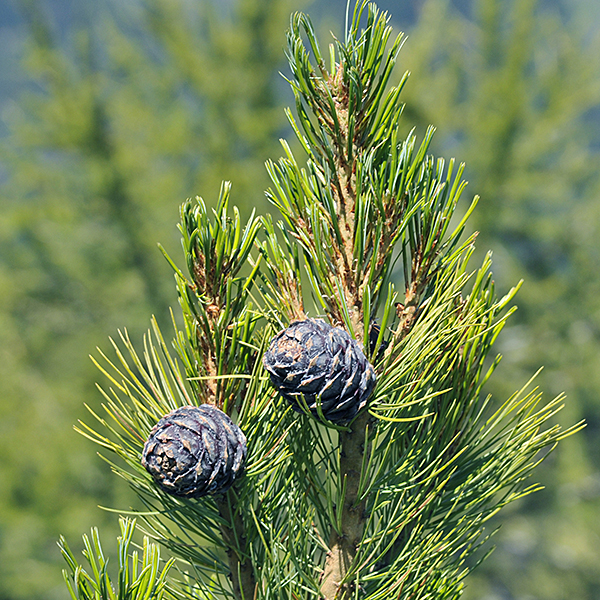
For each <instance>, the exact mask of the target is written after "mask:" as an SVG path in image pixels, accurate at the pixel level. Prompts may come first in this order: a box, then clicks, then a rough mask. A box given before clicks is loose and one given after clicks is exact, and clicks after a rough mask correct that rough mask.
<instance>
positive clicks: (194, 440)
mask: <svg viewBox="0 0 600 600" xmlns="http://www.w3.org/2000/svg"><path fill="white" fill-rule="evenodd" d="M245 457H246V438H245V436H244V434H243V433H242V430H241V429H240V428H239V427H238V426H237V425H236V424H235V423H234V422H233V421H232V420H231V419H230V418H229V417H228V416H227V415H226V414H225V413H224V412H223V411H222V410H219V409H218V408H216V407H215V406H212V405H210V404H202V405H201V406H199V407H196V406H184V407H183V408H178V409H177V410H174V411H173V412H170V413H169V414H168V415H166V416H164V417H163V418H162V419H161V420H160V421H159V422H158V423H157V424H156V425H155V426H154V428H153V429H152V431H151V432H150V436H149V437H148V441H147V442H146V444H145V445H144V451H143V452H142V465H144V467H146V470H147V471H148V473H150V475H152V477H153V478H154V481H155V482H156V483H157V485H158V486H159V487H160V488H161V489H162V490H164V491H165V492H167V493H169V494H172V495H173V496H181V497H185V498H200V497H201V496H206V495H207V494H216V493H220V492H225V491H227V490H228V489H229V487H230V486H231V484H232V483H233V481H234V479H235V478H236V477H237V476H238V475H239V473H240V472H241V470H242V465H243V462H244V459H245Z"/></svg>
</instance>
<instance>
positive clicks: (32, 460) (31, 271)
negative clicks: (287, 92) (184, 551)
mask: <svg viewBox="0 0 600 600" xmlns="http://www.w3.org/2000/svg"><path fill="white" fill-rule="evenodd" d="M18 8H19V10H20V11H21V14H22V16H23V17H24V18H25V19H26V27H27V38H26V42H25V48H24V56H23V67H24V69H26V74H27V76H28V77H29V79H30V81H31V86H30V87H31V88H32V89H31V90H28V91H27V92H25V93H23V94H22V95H21V97H19V98H18V100H16V101H14V102H12V103H11V104H10V105H9V106H8V107H7V108H6V109H5V111H4V120H5V124H6V126H7V128H8V130H9V134H8V135H7V136H6V137H5V138H4V139H3V140H1V142H2V145H1V150H0V160H1V162H2V166H3V167H4V168H5V170H6V173H7V179H6V181H5V183H4V185H3V186H2V190H1V194H2V211H1V213H0V257H1V258H0V353H1V359H0V439H1V440H2V441H1V443H0V481H1V484H0V598H1V599H2V600H8V599H10V600H17V599H22V598H28V599H38V598H39V599H42V598H43V599H46V600H48V599H52V598H64V597H65V596H64V594H65V590H64V586H63V583H62V582H61V580H60V566H59V565H60V553H59V551H58V548H57V547H56V540H57V539H58V535H59V534H61V533H62V534H64V535H65V536H66V537H68V538H70V539H79V538H80V535H81V532H83V531H86V530H89V528H90V527H91V526H92V525H101V526H102V529H103V531H104V532H105V535H109V534H111V533H116V531H117V524H116V521H115V516H114V515H113V514H110V513H106V512H104V511H100V510H98V509H97V505H98V504H101V505H104V506H119V507H126V506H128V505H129V504H130V503H131V502H132V498H130V495H129V491H128V490H127V488H126V486H124V485H123V484H122V482H120V481H118V480H117V478H115V477H114V476H112V475H111V474H110V473H109V471H108V468H105V466H104V465H103V464H102V462H101V461H100V460H99V459H98V457H97V456H96V455H95V454H94V452H93V450H92V449H91V447H90V446H89V444H88V443H86V442H85V440H84V439H83V438H80V436H77V434H75V433H74V432H73V423H75V422H76V420H77V418H80V417H82V416H84V414H85V409H84V407H83V403H84V402H87V403H89V404H90V405H92V406H94V407H97V406H98V405H99V403H100V396H99V394H98V392H97V391H96V390H95V388H94V382H95V381H96V380H97V376H98V374H97V371H96V369H95V368H94V367H93V365H92V364H91V362H90V361H89V359H88V357H87V355H88V354H90V353H91V352H93V351H94V347H95V346H96V345H97V344H98V345H104V346H106V341H107V340H106V338H107V336H108V335H112V336H114V335H115V334H116V329H117V328H118V327H124V326H127V327H128V328H129V331H130V333H131V336H132V339H136V340H137V339H140V337H141V334H142V332H143V331H145V330H146V329H147V328H148V326H149V323H150V317H151V315H152V314H156V316H157V318H158V319H159V321H162V322H165V320H166V319H168V318H169V317H168V308H167V307H168V305H169V304H176V292H175V289H174V280H173V274H172V270H171V268H170V266H169V265H168V264H167V263H166V261H165V260H164V258H163V257H162V255H161V253H160V252H159V251H158V249H157V247H156V244H157V242H158V241H160V242H161V243H162V244H163V245H164V246H165V247H166V249H167V251H169V253H171V254H172V255H173V256H179V254H180V253H179V251H178V243H179V239H178V238H179V236H178V234H177V230H176V221H177V217H178V208H179V205H180V203H181V202H182V201H183V200H184V199H185V198H186V197H189V196H194V195H195V194H197V193H199V192H200V190H202V193H203V195H204V196H205V197H206V199H207V201H208V202H209V203H210V202H212V201H214V200H215V199H216V198H217V196H218V193H219V187H220V180H221V179H222V178H231V179H234V180H235V184H234V187H233V191H232V195H233V202H235V203H239V204H241V205H242V206H244V207H247V208H248V210H249V208H250V207H251V206H252V205H256V204H261V203H263V204H262V205H263V206H264V205H265V204H266V203H265V202H264V199H263V198H264V193H263V190H264V188H265V187H266V183H267V176H266V172H265V169H264V166H263V164H264V160H265V159H266V158H267V157H268V156H273V155H276V153H277V152H278V150H277V148H276V145H277V137H278V135H277V133H278V131H280V130H281V128H282V126H283V124H284V119H285V117H284V115H283V111H282V110H281V108H280V107H279V103H280V100H279V98H278V96H277V93H276V90H277V86H278V85H279V83H278V79H279V76H278V70H279V68H280V67H281V65H283V64H284V61H285V58H284V56H283V53H282V50H281V49H282V47H283V45H284V43H285V30H286V27H287V24H288V22H289V14H290V12H291V10H292V5H291V3H289V2H288V1H287V0H266V1H265V0H241V1H240V2H238V3H237V4H236V5H235V6H233V7H231V10H229V11H225V12H223V11H221V12H217V10H216V9H215V7H214V6H213V5H211V4H209V3H207V2H198V3H189V2H184V1H173V0H147V1H144V2H140V3H109V2H105V3H94V2H82V3H80V4H78V5H77V11H76V13H75V14H74V15H73V16H72V17H71V18H72V22H71V23H70V25H69V27H68V28H67V29H66V31H65V27H64V24H63V25H62V27H60V26H59V25H60V23H58V24H57V23H56V20H55V19H54V18H53V17H54V15H53V13H51V12H50V9H51V8H52V5H50V4H48V3H39V4H38V3H35V2H29V1H27V2H25V1H24V2H21V3H19V5H18Z"/></svg>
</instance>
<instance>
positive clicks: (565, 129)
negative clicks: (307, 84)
mask: <svg viewBox="0 0 600 600" xmlns="http://www.w3.org/2000/svg"><path fill="white" fill-rule="evenodd" d="M301 4H303V3H301ZM301 4H299V2H292V1H291V0H231V2H227V3H217V2H214V3H213V2H211V1H210V0H196V1H194V2H189V1H186V0H128V1H127V2H123V1H121V2H117V1H116V0H102V1H97V2H92V1H91V0H89V1H88V0H80V1H79V2H75V1H73V0H40V1H39V2H34V1H33V0H14V3H13V4H11V5H9V4H4V5H0V32H1V33H2V34H3V35H1V36H0V51H1V52H3V55H4V57H5V60H3V61H1V62H0V81H2V82H3V85H2V86H1V88H2V89H0V135H1V137H0V186H1V188H0V190H1V191H0V194H1V196H0V197H1V201H2V210H1V211H0V355H1V359H0V440H1V441H0V600H21V599H27V600H38V599H40V600H41V599H42V598H44V599H50V600H52V599H53V598H64V592H63V587H62V586H63V584H62V581H61V578H60V568H61V564H60V554H59V551H58V549H57V548H56V546H55V541H56V539H57V538H58V535H59V533H63V534H65V536H66V537H68V538H71V539H78V538H79V536H80V534H81V532H83V531H85V530H88V529H89V527H90V526H91V525H92V524H94V525H96V524H97V525H100V526H101V527H102V529H103V531H104V532H105V535H109V533H110V532H111V528H112V531H113V532H116V531H117V523H116V518H115V516H114V515H112V514H110V513H106V512H104V511H100V510H98V508H97V505H98V504H101V505H104V506H115V505H120V506H124V505H127V504H128V503H131V502H133V499H132V498H130V497H129V491H128V490H127V489H126V486H125V485H120V482H118V481H115V478H114V477H111V476H109V475H108V473H107V469H106V468H105V467H104V465H102V464H101V463H100V461H99V460H98V459H97V457H96V456H94V454H93V453H92V451H91V448H90V446H89V444H87V443H86V442H85V441H84V440H81V439H78V436H77V435H76V434H75V433H73V432H72V429H71V425H72V424H73V423H74V422H75V421H76V419H77V418H79V417H81V416H82V415H83V403H84V402H87V403H88V404H90V405H92V406H97V405H98V404H99V402H100V397H99V394H98V393H97V392H96V390H95V389H94V381H95V380H96V378H97V373H96V372H94V371H95V369H94V368H93V366H92V365H91V363H90V362H89V361H88V360H87V357H86V354H88V353H90V352H92V351H93V349H94V347H95V346H96V345H97V344H99V345H102V346H104V347H106V344H105V340H106V335H107V333H108V334H111V335H114V333H115V331H116V328H117V327H121V326H123V324H125V323H127V324H128V325H129V328H130V333H131V336H132V339H134V340H136V339H137V340H139V339H140V337H141V334H142V332H143V331H144V330H145V329H146V328H147V326H148V322H149V317H150V315H151V314H156V315H157V317H158V319H159V321H161V322H165V320H166V319H167V318H168V305H169V304H174V303H175V302H176V298H175V293H174V290H173V287H172V285H171V283H170V282H172V279H171V277H172V275H171V271H170V268H169V267H168V265H167V264H166V263H165V262H164V260H163V259H162V257H161V256H160V253H159V252H158V251H157V249H156V242H157V241H160V242H161V243H163V245H165V247H166V248H167V250H169V251H170V253H171V254H177V252H176V249H175V246H176V244H177V243H178V242H177V237H178V236H177V233H176V230H175V227H174V223H175V222H176V219H177V209H178V206H179V204H180V203H181V202H182V201H183V200H184V199H185V198H186V197H188V196H193V195H195V194H201V195H203V196H204V197H205V198H206V200H207V201H208V202H209V203H210V202H211V201H213V200H214V199H215V198H216V195H217V193H218V185H219V182H220V181H221V179H228V178H229V179H232V181H233V199H234V202H235V203H236V204H239V205H241V206H242V207H243V208H245V209H246V210H247V211H249V210H251V208H252V207H254V206H258V207H259V209H260V210H268V208H267V205H266V202H265V201H264V197H263V189H264V188H265V187H266V182H267V178H266V173H265V170H264V167H263V162H264V160H265V159H267V158H269V157H271V158H275V157H277V156H279V148H278V144H277V138H278V137H279V136H280V135H281V134H282V132H283V131H284V128H285V121H284V117H283V111H282V106H284V105H286V104H290V103H291V102H292V99H291V98H289V97H287V96H286V95H285V94H286V93H287V86H285V85H284V84H283V83H280V81H279V76H278V71H279V69H282V68H284V62H285V61H284V57H283V53H282V48H283V46H284V31H285V28H286V26H287V23H288V18H289V13H290V12H291V11H292V10H297V9H300V8H304V6H303V5H301ZM344 5H345V2H343V1H342V0H336V2H325V0H314V2H313V3H312V6H311V14H312V15H313V16H315V17H319V18H320V19H321V23H322V27H323V28H326V27H327V26H328V23H330V22H331V23H335V27H337V24H338V23H339V22H340V15H342V14H343V11H344ZM380 5H381V6H382V7H383V8H386V9H389V10H391V12H392V17H393V19H394V25H395V27H396V28H399V29H404V30H407V31H408V32H409V34H410V39H409V40H408V42H407V45H406V47H405V49H404V50H403V55H402V56H403V58H402V60H401V68H402V69H405V68H408V69H410V70H411V71H412V72H413V73H414V75H413V77H411V78H410V80H409V83H408V85H407V87H406V93H405V99H406V101H407V109H406V124H407V127H410V126H412V125H414V124H416V125H417V126H418V127H419V129H420V130H421V132H422V131H423V130H424V127H425V126H426V125H427V124H429V123H433V124H434V125H436V126H438V134H437V139H436V142H435V143H436V144H437V147H435V148H434V150H435V151H436V153H439V154H444V155H453V156H456V157H457V158H459V159H460V160H466V161H467V169H468V170H467V173H468V178H469V179H470V181H471V185H470V186H469V187H470V191H471V194H474V193H480V194H481V196H482V200H481V203H480V208H479V210H478V211H476V215H475V218H478V219H479V221H478V222H477V223H476V228H477V229H478V230H480V232H481V234H480V239H479V249H480V250H481V251H485V250H486V249H487V248H492V249H494V251H495V266H494V273H495V275H496V277H497V280H498V285H499V287H500V289H507V288H508V287H509V286H510V285H512V284H513V283H515V282H516V281H517V280H518V279H520V278H521V277H523V278H524V279H525V280H526V284H525V286H524V288H523V290H522V291H521V292H520V294H519V296H518V304H519V306H520V310H519V311H518V313H517V315H516V317H513V319H512V323H510V325H511V326H510V327H507V328H506V330H505V333H503V337H502V339H501V346H502V349H503V353H504V354H505V355H506V358H505V360H504V361H503V364H502V365H501V367H500V369H499V375H498V376H497V377H496V378H495V384H494V385H495V388H494V389H491V390H490V391H491V392H493V393H498V394H499V397H504V396H505V395H506V392H512V391H513V390H514V389H517V388H518V387H520V385H521V384H523V383H524V381H525V380H526V378H527V377H528V374H529V373H530V372H531V371H532V370H535V369H537V367H538V366H539V365H541V364H544V365H546V369H545V371H544V373H543V375H542V378H541V380H540V384H541V386H542V387H543V389H545V390H546V391H547V392H548V394H555V393H558V392H559V391H561V390H565V391H567V393H568V401H569V402H568V405H567V410H566V411H565V413H564V415H563V416H562V417H561V418H562V419H563V420H564V423H565V424H567V423H568V424H570V423H573V422H575V421H577V420H579V418H580V417H585V418H586V419H587V420H588V423H589V426H588V428H587V430H586V431H585V432H584V433H583V434H580V435H579V436H576V437H575V438H572V439H570V440H567V441H566V442H565V443H564V444H563V447H562V448H561V449H560V450H559V452H557V454H556V455H555V456H553V457H552V458H551V460H550V461H548V463H547V464H546V465H545V466H544V467H543V471H542V475H538V476H541V477H543V480H544V483H545V484H546V485H547V486H548V490H547V491H545V492H543V493H541V494H536V495H535V496H532V497H531V498H530V499H528V500H526V501H524V502H522V503H521V505H520V506H517V507H515V508H513V509H509V510H512V511H513V514H512V518H511V519H510V520H509V521H508V522H507V523H505V525H504V527H503V529H502V530H501V531H500V532H499V533H498V534H497V536H496V538H495V543H496V544H497V545H498V549H497V550H496V552H495V553H494V555H493V556H492V558H491V559H489V560H488V561H487V562H486V563H484V565H483V566H482V567H481V568H480V569H479V571H478V572H477V573H476V574H475V575H474V576H473V577H472V578H471V580H470V584H469V586H468V591H467V593H466V597H467V598H473V599H474V598H477V599H479V600H505V599H506V600H509V599H510V600H512V599H515V600H516V599H519V600H525V599H529V600H533V599H539V600H559V599H566V598H580V599H582V600H591V599H592V598H594V599H595V598H597V590H598V589H600V561H599V560H598V557H599V552H600V550H599V549H600V475H599V473H600V448H599V447H598V444H597V443H596V442H595V439H597V436H598V434H599V428H600V399H599V398H598V396H599V393H600V364H599V362H600V347H599V346H600V335H599V334H600V300H599V298H600V293H599V292H600V290H599V289H598V288H599V287H600V278H599V277H598V274H597V270H598V265H600V256H599V254H600V231H599V228H600V203H599V202H598V199H599V196H600V164H599V161H600V47H599V40H598V39H597V37H594V33H593V32H594V29H596V30H598V29H600V27H599V24H600V9H599V8H598V4H597V3H596V2H594V1H592V0H590V1H586V0H578V1H574V0H570V1H569V0H553V1H550V0H469V1H467V0H462V1H459V0H455V1H454V2H451V1H450V0H411V1H406V2H402V3H400V4H399V6H396V5H395V3H394V2H391V1H388V2H380ZM594 26H595V27H594ZM504 520H505V521H506V520H507V517H506V515H505V518H504Z"/></svg>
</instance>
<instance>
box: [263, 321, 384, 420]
mask: <svg viewBox="0 0 600 600" xmlns="http://www.w3.org/2000/svg"><path fill="white" fill-rule="evenodd" d="M263 363H264V365H265V368H266V369H267V371H268V372H269V374H270V376H271V382H272V383H273V385H274V386H275V388H277V390H278V391H279V393H280V394H281V395H282V396H283V397H284V398H285V399H286V400H288V401H289V402H290V403H291V405H292V407H293V408H294V409H295V410H297V411H301V410H302V408H301V407H302V405H303V403H302V400H301V399H303V400H304V402H306V404H307V406H308V408H309V409H310V412H311V413H312V414H313V415H315V416H318V414H319V412H318V406H319V404H320V409H321V412H322V413H323V416H324V417H325V418H326V419H327V420H329V421H331V422H333V423H338V424H346V423H349V422H350V421H351V420H352V419H353V418H354V417H355V416H356V415H357V414H358V412H359V411H360V410H361V409H362V408H363V407H364V406H365V405H366V403H367V400H368V398H369V396H370V395H371V392H372V391H373V388H374V387H375V381H376V377H375V371H374V369H373V366H372V365H371V364H370V363H369V361H368V360H367V358H366V357H365V355H364V354H363V351H362V350H361V348H360V346H359V345H358V343H357V342H356V340H353V339H352V338H351V337H350V335H349V334H348V333H347V332H346V331H344V330H343V329H341V328H339V327H332V326H331V325H329V324H328V323H326V322H325V321H323V320H321V319H307V320H305V321H296V322H294V323H292V324H291V325H290V326H289V327H288V328H287V329H284V330H283V331H280V332H279V333H278V334H277V335H276V336H275V337H274V338H273V339H272V340H271V343H270V345H269V348H268V350H267V352H266V353H265V356H264V358H263Z"/></svg>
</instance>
